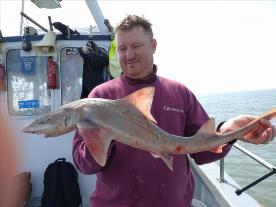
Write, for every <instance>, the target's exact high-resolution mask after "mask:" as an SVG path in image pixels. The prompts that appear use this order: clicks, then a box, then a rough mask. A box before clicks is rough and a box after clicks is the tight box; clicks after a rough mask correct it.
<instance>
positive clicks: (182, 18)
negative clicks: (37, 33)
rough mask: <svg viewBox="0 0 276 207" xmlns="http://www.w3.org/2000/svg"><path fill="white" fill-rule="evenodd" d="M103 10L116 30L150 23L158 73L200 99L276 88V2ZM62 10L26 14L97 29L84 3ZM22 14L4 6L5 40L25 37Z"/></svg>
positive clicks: (8, 3)
mask: <svg viewBox="0 0 276 207" xmlns="http://www.w3.org/2000/svg"><path fill="white" fill-rule="evenodd" d="M98 4H99V6H100V8H101V9H102V13H103V15H104V17H105V18H107V19H109V21H110V23H111V25H113V26H116V24H117V23H118V22H119V21H120V20H121V19H122V18H123V17H125V16H126V14H137V15H144V16H145V17H146V18H147V19H149V20H150V22H151V23H152V25H153V32H154V36H155V38H156V39H157V44H158V45H157V51H156V53H155V55H154V59H155V63H156V64H157V66H158V73H159V74H160V75H162V76H165V77H167V78H170V79H173V80H176V81H179V82H181V83H183V84H184V85H186V86H187V87H188V88H190V89H191V90H192V91H194V93H196V94H209V93H221V92H228V91H246V90H259V89H268V88H276V1H275V2H274V1H248V0H246V1H235V0H233V1H230V0H229V1H226V0H225V1H207V0H205V1H184V0H182V1H181V0H178V1H171V0H170V1H169V0H167V1H165V0H162V1H158V0H152V1H151V0H147V1H146V0H140V1H130V0H123V1H117V0H99V1H98ZM61 6H62V7H63V9H67V10H68V13H66V12H57V14H51V10H47V9H42V10H39V9H37V7H36V6H35V5H32V4H31V3H30V0H25V13H26V14H28V15H29V16H31V17H32V18H33V19H35V20H36V21H38V22H39V23H40V24H42V25H44V27H47V26H48V22H47V16H48V15H51V17H52V21H53V22H54V21H61V22H63V23H65V24H68V25H69V26H70V27H72V28H74V27H89V25H92V26H95V23H94V22H93V20H92V17H91V15H90V14H89V13H88V10H87V9H86V8H84V9H83V8H82V7H83V6H85V2H84V0H62V1H61ZM16 10H18V15H16V13H17V12H15V11H16ZM20 10H21V0H0V11H1V14H0V15H1V16H0V17H1V18H0V29H1V30H2V33H3V35H4V36H10V35H11V34H13V33H15V34H17V35H18V34H19V23H20V15H19V12H20ZM11 11H14V12H11ZM58 11H61V10H58ZM25 25H30V26H31V25H32V23H30V22H26V21H25Z"/></svg>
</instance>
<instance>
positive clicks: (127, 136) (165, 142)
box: [22, 87, 276, 170]
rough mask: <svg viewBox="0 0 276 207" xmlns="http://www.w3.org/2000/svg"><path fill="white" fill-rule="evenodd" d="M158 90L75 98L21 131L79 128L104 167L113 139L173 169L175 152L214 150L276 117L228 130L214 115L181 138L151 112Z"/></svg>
mask: <svg viewBox="0 0 276 207" xmlns="http://www.w3.org/2000/svg"><path fill="white" fill-rule="evenodd" d="M154 91H155V88H154V87H144V88H142V89H140V90H137V91H135V92H133V93H131V94H130V95H128V96H126V97H123V98H121V99H118V100H109V99H102V98H85V99H80V100H76V101H73V102H70V103H67V104H65V105H63V106H61V107H60V108H58V109H57V110H56V111H53V112H51V113H49V114H46V115H43V116H41V117H38V118H36V119H35V120H33V121H32V122H31V123H29V124H28V125H26V126H25V127H24V128H23V129H22V131H23V132H25V133H33V134H43V135H44V136H45V137H58V136H60V135H63V134H66V133H69V132H71V131H73V130H75V129H78V131H79V133H80V134H81V136H82V137H83V138H84V140H85V144H86V146H87V148H88V149H89V152H90V153H91V154H92V156H93V157H94V159H95V160H96V162H97V163H99V164H100V165H101V166H105V164H106V160H107V154H108V149H109V145H110V143H111V141H112V140H115V141H117V142H120V143H123V144H126V145H129V146H131V147H134V148H138V149H141V150H145V151H148V152H149V153H150V154H151V155H152V156H154V157H155V158H161V159H162V160H163V161H164V162H165V164H166V165H167V166H168V168H169V169H170V170H173V156H172V155H175V154H190V153H196V152H202V151H212V150H214V149H219V148H221V146H223V145H225V144H226V143H228V142H230V141H232V140H236V139H237V140H241V141H247V140H246V135H247V134H248V133H250V132H252V131H253V130H256V129H257V128H258V127H260V126H261V122H260V120H261V119H267V120H270V119H272V118H273V117H276V108H275V109H272V110H270V111H268V112H266V113H264V114H262V115H260V116H258V117H256V118H255V119H254V120H253V121H251V122H250V123H248V124H247V125H245V126H243V127H242V128H240V129H238V130H235V131H231V132H228V133H224V134H221V133H219V132H216V127H215V119H214V118H210V119H209V120H207V121H206V122H205V123H204V124H203V125H202V127H201V128H200V129H199V130H198V131H197V133H196V134H194V135H193V136H190V137H182V136H177V135H173V134H170V133H168V132H166V131H164V130H163V129H161V128H160V127H159V126H158V125H157V121H156V120H155V118H154V117H153V116H152V114H151V112H150V111H151V105H152V101H153V97H154ZM215 151H216V150H215Z"/></svg>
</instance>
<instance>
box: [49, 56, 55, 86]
mask: <svg viewBox="0 0 276 207" xmlns="http://www.w3.org/2000/svg"><path fill="white" fill-rule="evenodd" d="M47 88H51V89H55V88H57V63H56V62H55V61H54V60H53V58H52V57H49V58H48V67H47Z"/></svg>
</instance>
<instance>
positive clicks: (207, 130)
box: [197, 118, 216, 134]
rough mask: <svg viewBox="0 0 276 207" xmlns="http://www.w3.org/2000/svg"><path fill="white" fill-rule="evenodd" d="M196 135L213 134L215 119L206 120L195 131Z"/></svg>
mask: <svg viewBox="0 0 276 207" xmlns="http://www.w3.org/2000/svg"><path fill="white" fill-rule="evenodd" d="M197 133H198V134H215V133H216V132H215V119H214V118H210V119H208V120H207V121H206V122H205V123H204V124H203V125H202V127H201V128H200V129H199V130H198V131H197Z"/></svg>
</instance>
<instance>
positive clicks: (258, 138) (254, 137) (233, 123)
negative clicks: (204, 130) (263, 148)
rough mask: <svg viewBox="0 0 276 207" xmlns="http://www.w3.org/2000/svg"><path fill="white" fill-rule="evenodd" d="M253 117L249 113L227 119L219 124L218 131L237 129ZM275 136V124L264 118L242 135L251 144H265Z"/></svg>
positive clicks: (224, 131) (253, 117)
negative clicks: (255, 126)
mask: <svg viewBox="0 0 276 207" xmlns="http://www.w3.org/2000/svg"><path fill="white" fill-rule="evenodd" d="M255 118H256V117H255V116H251V115H242V116H237V117H235V118H232V119H229V120H228V121H226V122H225V123H224V124H223V125H222V126H221V128H220V132H221V133H222V134H223V133H226V132H230V131H234V130H237V129H239V128H241V127H243V126H245V125H246V124H248V123H249V122H251V121H252V120H254V119H255ZM275 136H276V129H275V126H273V125H272V124H271V122H270V121H268V120H266V119H261V120H260V122H259V125H258V126H257V128H255V129H254V130H252V131H250V132H248V133H247V134H245V135H244V137H243V138H244V139H243V141H245V142H250V143H253V144H267V143H269V142H270V141H272V140H273V139H274V137H275Z"/></svg>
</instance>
